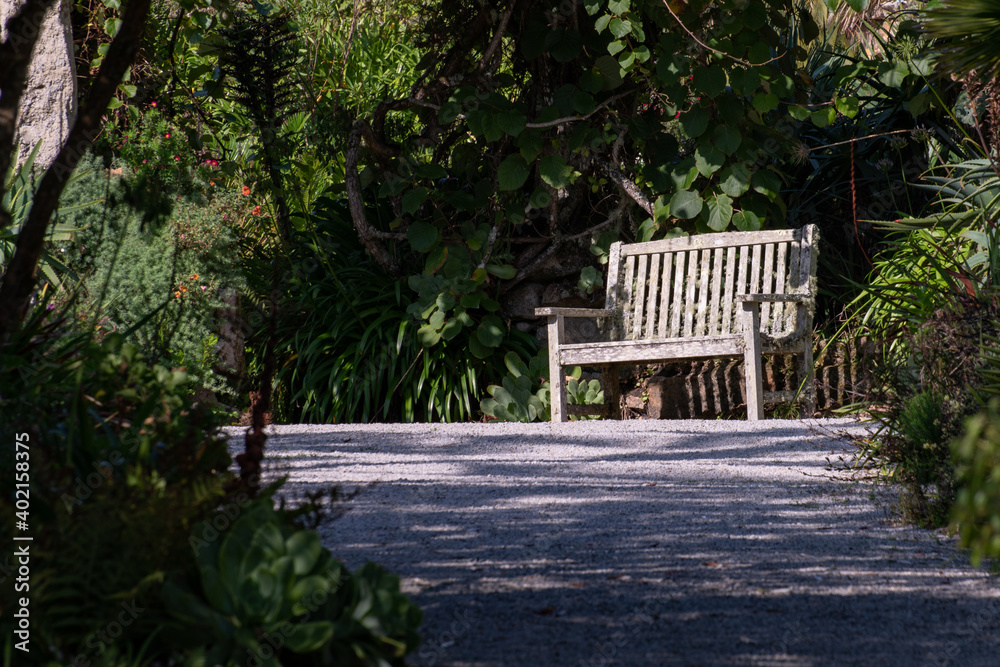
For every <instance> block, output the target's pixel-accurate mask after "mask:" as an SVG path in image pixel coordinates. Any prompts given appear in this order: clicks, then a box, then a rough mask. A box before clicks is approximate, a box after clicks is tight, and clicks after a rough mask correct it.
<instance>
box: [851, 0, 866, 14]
mask: <svg viewBox="0 0 1000 667" xmlns="http://www.w3.org/2000/svg"><path fill="white" fill-rule="evenodd" d="M847 6H848V7H850V8H851V9H853V10H854V11H856V12H863V11H865V10H866V9H868V0H847Z"/></svg>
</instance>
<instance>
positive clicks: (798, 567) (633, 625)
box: [269, 422, 1000, 666]
mask: <svg viewBox="0 0 1000 667" xmlns="http://www.w3.org/2000/svg"><path fill="white" fill-rule="evenodd" d="M685 424H689V423H685ZM690 424H694V425H695V426H684V425H679V427H678V428H674V429H671V430H669V431H667V430H665V429H663V430H661V429H657V428H655V427H652V426H649V425H646V426H642V427H638V426H637V427H635V429H634V430H632V431H627V430H624V429H613V428H611V427H601V426H591V425H579V427H578V428H577V430H576V431H569V430H568V426H574V425H567V427H549V428H545V429H538V430H535V431H531V430H530V429H526V428H525V429H521V430H514V431H513V432H509V431H504V432H500V433H497V434H496V435H493V434H491V433H490V429H486V428H479V429H477V430H476V431H475V432H474V433H472V434H471V435H470V434H468V433H466V432H464V431H461V430H459V429H449V428H440V427H438V428H434V429H433V430H431V429H432V427H430V426H427V427H423V430H421V429H418V428H415V427H409V428H403V427H399V428H398V430H397V431H395V432H389V433H379V434H377V435H373V434H371V433H367V432H365V431H364V429H362V428H358V427H329V428H328V429H326V430H325V431H324V432H323V433H320V434H312V433H302V432H300V433H291V434H287V435H285V434H282V435H276V436H273V437H272V438H271V440H270V441H269V444H270V445H271V447H270V450H269V461H270V464H271V468H270V473H269V474H271V475H276V474H287V475H289V478H290V482H289V489H290V490H292V491H297V492H302V491H305V490H307V489H309V488H313V487H316V486H319V485H321V484H330V483H338V484H342V485H343V486H344V487H345V488H350V487H352V486H354V485H364V484H367V483H369V482H378V484H377V485H375V486H372V487H368V488H365V489H363V491H362V492H361V493H360V494H359V495H358V496H357V497H356V498H354V499H353V500H352V501H350V505H349V511H348V513H347V515H346V516H345V517H343V518H341V519H340V520H338V521H336V522H334V523H332V524H331V525H329V526H327V527H326V528H325V529H324V542H325V543H326V544H327V546H328V547H330V548H331V549H332V550H333V552H334V554H335V555H337V556H338V557H340V558H342V559H344V560H345V562H347V563H348V565H350V566H351V567H356V566H357V565H359V564H361V563H362V562H364V561H366V560H374V561H376V562H379V563H380V564H382V565H385V566H386V567H387V568H388V569H390V570H392V571H394V572H397V573H399V574H400V575H401V577H402V578H403V582H404V588H405V589H406V590H408V591H409V592H410V593H411V594H412V595H413V597H414V599H415V600H416V601H417V603H418V604H419V605H420V606H421V608H422V609H423V610H424V614H425V623H424V627H423V634H424V643H423V645H422V646H421V648H420V649H419V650H418V652H417V653H416V654H415V655H414V656H412V664H415V665H423V666H427V665H456V666H457V665H482V666H487V665H489V666H494V665H610V664H615V665H850V664H857V665H871V664H877V663H883V664H886V665H916V664H936V665H945V664H950V665H990V666H992V665H996V664H997V659H996V658H995V656H996V655H1000V598H998V595H1000V594H998V591H997V589H996V587H995V586H993V585H992V582H991V581H989V580H988V579H987V578H986V577H985V576H984V575H983V574H981V573H979V572H976V571H974V570H972V569H970V568H969V567H968V566H967V565H965V564H964V562H963V560H962V559H960V558H955V552H954V550H953V548H952V546H951V543H950V541H947V540H944V539H943V538H942V537H940V536H939V535H937V534H935V533H930V532H925V531H917V530H913V529H908V528H901V527H895V526H892V525H891V524H890V523H889V522H888V521H887V519H886V517H885V516H884V513H883V512H882V511H880V510H878V509H876V507H875V506H874V505H873V503H872V502H871V498H870V491H869V489H868V488H867V487H865V486H862V485H859V484H853V483H846V482H843V481H838V480H834V479H830V476H831V473H830V472H829V471H828V470H827V468H826V458H827V457H828V456H831V455H836V454H838V453H840V452H841V450H843V449H844V447H845V445H844V443H843V442H839V441H834V440H830V439H827V438H823V437H819V436H817V435H816V434H815V433H813V432H812V431H811V430H810V429H809V428H807V427H805V426H803V425H802V424H800V423H797V422H776V423H773V425H772V428H770V429H761V428H757V429H756V430H751V429H748V428H745V427H744V426H742V425H740V424H736V425H734V426H733V427H732V428H730V429H729V432H721V433H720V432H718V429H719V426H718V424H716V425H715V426H713V427H712V428H713V429H715V431H714V432H706V430H705V429H704V428H699V427H698V424H700V423H699V422H690ZM723 428H724V427H723Z"/></svg>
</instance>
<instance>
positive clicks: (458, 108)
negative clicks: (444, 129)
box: [438, 101, 462, 125]
mask: <svg viewBox="0 0 1000 667" xmlns="http://www.w3.org/2000/svg"><path fill="white" fill-rule="evenodd" d="M460 113H462V105H461V104H459V103H458V102H452V101H448V102H445V103H444V104H442V105H441V108H440V109H438V122H439V123H441V124H442V125H451V124H452V123H454V122H455V120H457V119H458V116H459V114H460Z"/></svg>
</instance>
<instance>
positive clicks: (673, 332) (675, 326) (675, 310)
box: [668, 251, 687, 338]
mask: <svg viewBox="0 0 1000 667" xmlns="http://www.w3.org/2000/svg"><path fill="white" fill-rule="evenodd" d="M686 257H687V253H685V252H683V251H682V252H679V253H677V254H675V255H674V298H673V300H672V301H671V303H670V331H669V332H668V336H669V337H670V338H673V337H675V336H680V335H681V315H682V314H683V312H684V260H685V258H686Z"/></svg>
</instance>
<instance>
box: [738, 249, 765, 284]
mask: <svg viewBox="0 0 1000 667" xmlns="http://www.w3.org/2000/svg"><path fill="white" fill-rule="evenodd" d="M763 251H764V249H763V248H761V247H760V244H757V245H755V246H754V247H753V250H752V251H751V254H750V276H749V277H750V282H749V283H748V285H747V286H746V289H747V291H746V292H743V294H753V293H755V292H759V291H760V261H761V255H762V254H763ZM741 287H742V286H741Z"/></svg>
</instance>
